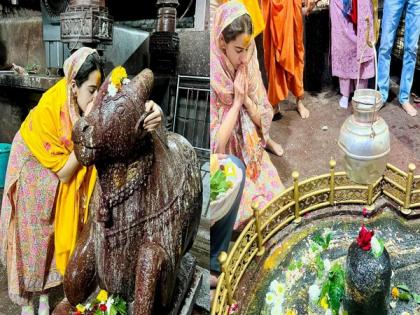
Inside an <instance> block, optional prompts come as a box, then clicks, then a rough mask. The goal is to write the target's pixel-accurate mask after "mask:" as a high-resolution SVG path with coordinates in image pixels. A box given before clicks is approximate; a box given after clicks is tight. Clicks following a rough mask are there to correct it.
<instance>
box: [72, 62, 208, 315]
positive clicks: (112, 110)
mask: <svg viewBox="0 0 420 315" xmlns="http://www.w3.org/2000/svg"><path fill="white" fill-rule="evenodd" d="M108 84H109V79H107V80H105V82H104V84H103V85H102V86H101V88H100V90H99V92H98V97H97V99H96V100H95V104H94V107H93V110H92V111H91V113H90V114H89V115H88V116H86V117H83V118H81V119H80V120H79V121H78V122H77V123H76V125H75V126H74V130H73V141H74V143H75V153H76V156H77V158H78V160H79V161H81V162H82V163H83V164H84V165H92V164H95V166H96V168H97V170H98V182H97V185H96V189H95V192H94V196H93V200H92V202H91V205H93V206H92V207H91V211H93V212H94V213H93V215H92V216H91V220H90V226H89V227H88V228H87V229H85V230H84V231H83V232H82V234H81V236H80V239H79V241H78V245H77V248H76V249H75V251H74V254H73V256H72V258H71V260H70V262H69V265H68V267H67V270H66V275H65V279H64V291H65V294H66V297H67V298H68V300H69V302H70V303H71V304H73V305H76V304H77V303H81V302H83V301H84V300H85V299H86V298H87V297H88V296H89V295H90V294H91V293H92V290H94V289H95V288H96V286H97V285H99V286H100V288H102V289H105V290H107V291H109V292H111V293H114V294H119V295H121V296H122V297H124V298H125V299H126V300H127V301H133V300H134V314H136V315H139V314H152V312H156V310H155V311H154V306H155V305H159V306H161V305H162V306H164V307H166V308H167V307H169V306H170V304H171V299H172V294H173V291H174V288H175V282H176V278H177V272H178V269H179V266H180V262H181V258H182V257H183V255H184V254H185V253H186V252H187V251H188V250H189V249H190V247H191V246H192V243H193V241H194V238H195V236H196V234H197V230H198V225H199V221H200V213H201V202H202V184H201V176H200V168H199V163H198V160H197V157H196V155H195V152H194V149H193V148H192V146H191V145H190V144H189V143H188V142H187V141H186V140H185V139H184V138H183V137H181V136H180V135H177V134H174V133H168V134H164V133H163V131H162V130H161V131H160V133H157V132H153V133H148V132H146V131H145V130H143V121H144V119H145V117H146V116H147V113H145V101H146V100H147V99H148V97H149V94H150V91H151V89H152V85H153V73H152V72H151V71H150V70H148V69H146V70H144V71H142V72H141V73H140V74H138V75H137V76H136V77H135V78H134V79H133V80H132V81H131V82H130V83H128V84H126V85H122V87H121V90H120V91H119V92H118V93H117V94H116V95H115V96H110V95H109V94H108V93H107V90H108ZM95 204H96V209H95ZM159 313H161V311H159Z"/></svg>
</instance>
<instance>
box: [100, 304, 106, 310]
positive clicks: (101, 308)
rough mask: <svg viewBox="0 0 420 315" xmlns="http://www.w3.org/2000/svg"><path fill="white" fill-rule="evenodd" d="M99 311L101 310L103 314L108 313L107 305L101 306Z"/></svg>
mask: <svg viewBox="0 0 420 315" xmlns="http://www.w3.org/2000/svg"><path fill="white" fill-rule="evenodd" d="M99 309H100V310H101V311H102V312H105V311H106V305H105V304H101V305H99Z"/></svg>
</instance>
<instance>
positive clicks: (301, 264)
mask: <svg viewBox="0 0 420 315" xmlns="http://www.w3.org/2000/svg"><path fill="white" fill-rule="evenodd" d="M302 266H303V263H302V262H301V261H300V260H299V261H298V262H297V263H296V268H298V269H300V268H302Z"/></svg>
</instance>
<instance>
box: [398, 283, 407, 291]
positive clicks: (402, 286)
mask: <svg viewBox="0 0 420 315" xmlns="http://www.w3.org/2000/svg"><path fill="white" fill-rule="evenodd" d="M397 288H398V289H401V290H404V291H407V292H408V293H410V289H409V288H408V287H407V286H406V285H405V284H400V285H397Z"/></svg>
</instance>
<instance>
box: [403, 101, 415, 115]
mask: <svg viewBox="0 0 420 315" xmlns="http://www.w3.org/2000/svg"><path fill="white" fill-rule="evenodd" d="M401 106H402V108H403V109H404V110H405V111H406V112H407V114H408V115H410V116H411V117H414V116H416V115H417V109H415V108H414V106H413V105H411V104H410V103H405V104H402V105H401Z"/></svg>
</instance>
